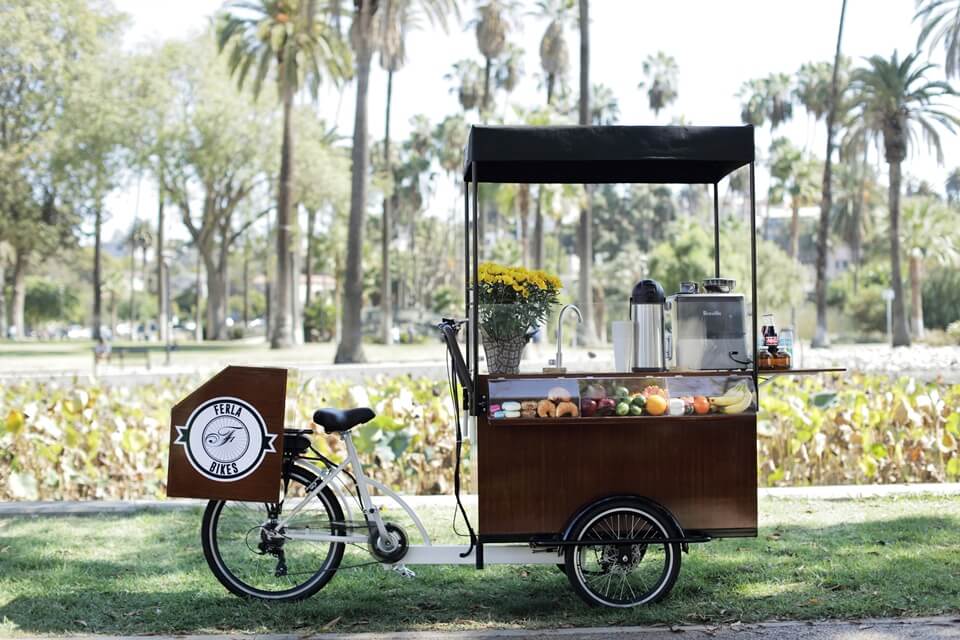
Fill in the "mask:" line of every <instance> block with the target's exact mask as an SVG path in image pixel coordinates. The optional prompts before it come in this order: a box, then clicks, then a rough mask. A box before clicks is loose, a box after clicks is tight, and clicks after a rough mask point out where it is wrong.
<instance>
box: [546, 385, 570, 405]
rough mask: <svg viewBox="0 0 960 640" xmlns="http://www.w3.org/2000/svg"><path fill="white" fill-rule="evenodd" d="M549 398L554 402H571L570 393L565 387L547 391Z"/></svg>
mask: <svg viewBox="0 0 960 640" xmlns="http://www.w3.org/2000/svg"><path fill="white" fill-rule="evenodd" d="M547 397H548V398H549V399H550V400H553V401H554V402H570V392H569V391H567V390H566V389H564V388H563V387H553V388H552V389H550V391H547Z"/></svg>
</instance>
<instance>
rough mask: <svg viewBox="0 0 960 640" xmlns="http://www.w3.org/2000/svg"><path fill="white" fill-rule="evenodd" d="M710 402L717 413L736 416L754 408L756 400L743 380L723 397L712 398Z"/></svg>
mask: <svg viewBox="0 0 960 640" xmlns="http://www.w3.org/2000/svg"><path fill="white" fill-rule="evenodd" d="M708 400H709V401H710V406H711V407H712V408H713V409H714V410H715V411H716V412H717V413H727V414H734V413H743V412H744V411H746V410H747V409H749V408H750V407H751V406H753V404H754V400H755V398H754V393H753V391H752V390H751V389H750V387H749V386H747V383H746V381H744V380H741V381H740V382H738V383H737V384H736V385H734V386H733V387H732V388H730V389H728V390H727V391H726V392H725V393H724V394H723V395H722V396H712V397H710V398H708Z"/></svg>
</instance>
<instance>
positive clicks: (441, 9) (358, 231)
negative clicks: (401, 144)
mask: <svg viewBox="0 0 960 640" xmlns="http://www.w3.org/2000/svg"><path fill="white" fill-rule="evenodd" d="M395 1H397V2H399V1H401V0H395ZM454 4H455V3H454V2H453V0H416V7H413V6H411V7H409V8H408V10H409V11H421V12H422V13H423V14H424V15H425V16H427V18H428V19H429V20H430V21H431V22H433V23H438V24H441V25H443V26H445V25H446V16H447V13H448V12H449V11H450V8H451V6H454ZM382 8H383V7H382V6H381V3H380V2H379V0H354V11H353V20H352V22H351V23H350V45H351V47H352V48H353V51H354V63H355V69H354V77H355V78H356V81H357V98H356V102H355V105H354V120H353V147H352V150H351V160H352V165H351V169H350V174H351V175H350V177H351V179H350V218H349V222H348V224H347V261H346V273H345V277H344V298H343V303H342V308H343V334H342V336H341V339H340V344H339V345H337V353H336V356H335V357H334V362H337V363H341V362H364V361H365V359H366V358H365V357H364V355H363V342H362V339H363V327H362V318H361V315H362V311H363V273H362V270H363V227H364V224H365V220H366V203H367V170H368V169H369V165H370V150H369V144H368V127H367V95H368V93H369V87H370V67H371V62H372V60H373V54H374V53H375V52H376V51H377V50H378V49H380V48H381V47H383V43H384V38H385V35H386V32H387V31H388V30H385V29H384V24H385V23H384V20H383V19H381V18H378V16H377V11H378V10H380V9H382Z"/></svg>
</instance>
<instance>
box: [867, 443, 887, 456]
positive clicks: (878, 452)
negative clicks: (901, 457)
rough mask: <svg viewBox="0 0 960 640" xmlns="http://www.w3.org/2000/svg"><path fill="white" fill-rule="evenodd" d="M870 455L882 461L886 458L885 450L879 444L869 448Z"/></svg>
mask: <svg viewBox="0 0 960 640" xmlns="http://www.w3.org/2000/svg"><path fill="white" fill-rule="evenodd" d="M870 453H871V454H872V455H873V457H874V458H879V459H881V460H882V459H883V458H886V457H887V448H886V447H885V446H883V445H882V444H880V443H879V442H877V443H874V444H873V446H871V447H870Z"/></svg>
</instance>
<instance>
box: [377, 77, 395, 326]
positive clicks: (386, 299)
mask: <svg viewBox="0 0 960 640" xmlns="http://www.w3.org/2000/svg"><path fill="white" fill-rule="evenodd" d="M392 101H393V71H392V70H391V71H387V109H386V123H385V125H384V135H383V165H384V166H385V167H386V169H387V175H388V176H390V177H391V178H392V177H393V168H392V166H391V163H390V104H391V102H392ZM392 197H393V194H392V193H388V194H386V195H385V196H384V198H383V224H382V229H381V236H382V237H381V239H380V253H381V267H380V271H381V272H380V314H381V320H382V322H381V325H380V331H381V334H382V336H381V337H382V338H383V344H390V343H392V342H393V335H392V331H391V330H392V328H393V309H392V300H391V297H392V296H391V291H390V288H391V287H390V237H391V234H392V226H391V224H392V222H393V221H392V220H391V217H392V212H391V211H390V205H391V199H392Z"/></svg>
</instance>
